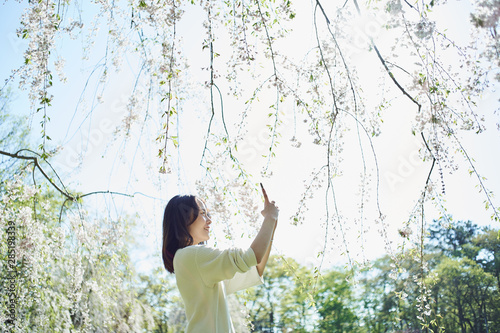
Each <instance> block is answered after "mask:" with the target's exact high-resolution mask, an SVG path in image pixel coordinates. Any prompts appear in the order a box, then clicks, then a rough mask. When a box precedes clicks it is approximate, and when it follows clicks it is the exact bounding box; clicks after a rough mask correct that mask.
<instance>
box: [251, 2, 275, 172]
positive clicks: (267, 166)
mask: <svg viewBox="0 0 500 333" xmlns="http://www.w3.org/2000/svg"><path fill="white" fill-rule="evenodd" d="M256 3H257V9H258V10H259V16H260V20H261V21H262V25H263V26H264V31H265V32H266V39H267V44H268V46H269V52H270V53H271V60H272V63H273V76H274V80H275V84H276V109H275V112H274V125H273V130H272V135H271V145H270V147H269V155H268V158H267V164H266V168H265V170H264V173H267V170H268V168H269V164H270V163H271V157H272V156H273V154H274V153H273V147H274V145H275V140H276V136H277V135H278V134H277V133H276V130H277V127H278V120H279V118H278V115H279V103H280V88H279V85H278V71H277V69H276V61H275V58H274V50H273V43H272V41H271V36H270V35H269V30H268V28H267V24H266V20H265V19H264V15H263V14H262V9H261V8H260V1H259V0H256Z"/></svg>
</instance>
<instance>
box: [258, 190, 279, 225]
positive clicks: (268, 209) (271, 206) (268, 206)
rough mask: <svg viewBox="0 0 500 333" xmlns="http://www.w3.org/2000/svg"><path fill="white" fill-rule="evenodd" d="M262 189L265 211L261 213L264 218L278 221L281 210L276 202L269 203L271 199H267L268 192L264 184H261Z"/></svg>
mask: <svg viewBox="0 0 500 333" xmlns="http://www.w3.org/2000/svg"><path fill="white" fill-rule="evenodd" d="M260 188H261V189H262V195H263V196H264V209H263V210H262V211H261V212H260V213H261V214H262V216H264V218H270V219H273V220H275V221H277V220H278V215H279V212H280V210H279V209H278V207H277V206H276V203H275V202H274V201H271V202H269V198H268V197H267V193H266V190H265V189H264V186H263V185H262V183H260Z"/></svg>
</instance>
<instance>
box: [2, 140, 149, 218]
mask: <svg viewBox="0 0 500 333" xmlns="http://www.w3.org/2000/svg"><path fill="white" fill-rule="evenodd" d="M22 151H28V152H30V153H32V154H35V155H37V156H38V157H37V156H26V155H20V153H21V152H22ZM0 155H4V156H8V157H10V158H15V159H19V160H26V161H31V163H33V174H32V177H33V183H34V184H36V182H35V170H36V169H38V170H39V171H40V172H41V173H42V175H43V177H44V178H45V179H47V180H48V181H49V183H50V184H51V185H52V186H53V187H54V188H55V189H56V190H57V191H58V192H59V193H61V194H62V195H63V196H64V197H65V200H64V202H63V204H62V205H61V210H60V213H59V222H60V221H61V218H62V212H63V210H64V207H65V205H66V203H67V202H68V201H71V202H76V201H78V200H80V199H83V198H85V197H88V196H91V195H95V194H111V195H120V196H126V197H130V198H133V197H135V195H136V194H141V195H143V196H145V197H149V198H153V197H151V196H148V195H146V194H143V193H141V192H135V193H133V194H127V193H121V192H115V191H109V190H107V191H93V192H88V193H84V194H77V195H73V194H71V193H70V192H69V191H68V190H67V189H66V187H65V186H64V184H63V182H62V180H61V178H59V175H58V174H57V172H56V171H55V170H54V168H53V167H52V166H51V165H50V163H49V162H47V161H46V160H44V162H45V163H47V164H48V165H49V167H50V168H51V169H52V171H53V172H54V173H55V175H56V177H57V179H58V180H59V182H60V183H61V186H58V185H57V184H56V183H55V182H54V181H53V180H52V179H51V178H50V177H49V175H48V174H47V173H46V172H45V170H44V169H43V168H42V166H41V165H40V161H39V158H40V155H39V154H38V153H36V152H34V151H31V150H29V149H21V150H19V151H17V152H16V153H14V154H12V153H9V152H6V151H3V150H0Z"/></svg>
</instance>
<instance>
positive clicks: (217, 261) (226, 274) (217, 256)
mask: <svg viewBox="0 0 500 333" xmlns="http://www.w3.org/2000/svg"><path fill="white" fill-rule="evenodd" d="M195 261H196V265H197V267H198V271H199V272H200V275H201V279H202V281H203V283H204V284H205V285H206V286H207V287H213V286H214V285H215V284H217V283H219V282H220V281H224V280H231V279H232V278H233V277H234V276H235V274H236V273H245V272H248V271H249V270H250V268H251V267H252V266H256V265H257V259H256V257H255V253H254V252H253V250H252V248H248V250H246V251H244V250H241V249H237V248H232V249H227V250H223V251H221V250H218V249H214V248H209V247H207V246H198V247H197V251H196V259H195Z"/></svg>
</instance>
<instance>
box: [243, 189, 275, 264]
mask: <svg viewBox="0 0 500 333" xmlns="http://www.w3.org/2000/svg"><path fill="white" fill-rule="evenodd" d="M260 186H261V188H262V194H263V195H264V209H263V210H262V212H261V214H262V216H264V221H263V222H262V226H261V227H260V230H259V232H258V233H257V236H255V239H254V241H253V242H252V245H250V247H251V248H252V250H253V252H254V253H255V257H256V258H257V263H258V264H260V263H261V261H262V259H264V257H267V256H269V254H268V249H269V246H270V243H271V239H272V237H273V234H274V229H275V228H276V223H277V222H278V214H279V209H278V207H276V204H275V202H274V201H271V202H270V201H269V198H268V197H267V193H266V190H265V189H264V187H263V186H262V184H260ZM266 254H267V256H266ZM266 259H267V258H266Z"/></svg>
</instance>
